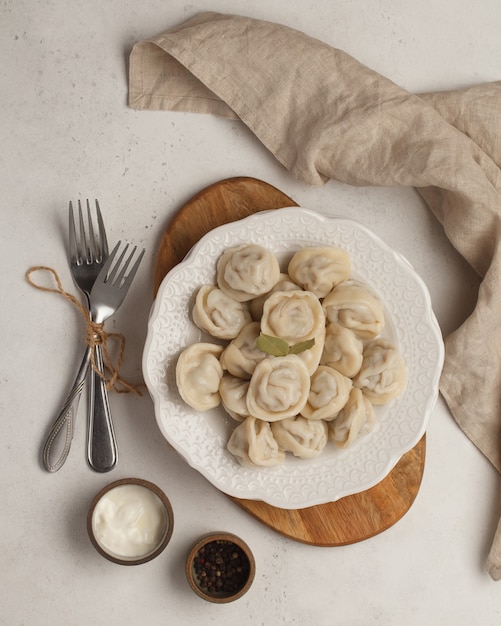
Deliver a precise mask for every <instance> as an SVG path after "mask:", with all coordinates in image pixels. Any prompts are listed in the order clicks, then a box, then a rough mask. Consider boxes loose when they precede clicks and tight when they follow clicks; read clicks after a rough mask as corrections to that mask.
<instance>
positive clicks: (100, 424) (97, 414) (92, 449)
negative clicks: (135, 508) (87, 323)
mask: <svg viewBox="0 0 501 626" xmlns="http://www.w3.org/2000/svg"><path fill="white" fill-rule="evenodd" d="M94 361H95V364H96V368H97V369H98V370H99V372H101V373H103V372H104V366H103V350H102V346H101V344H96V345H95V346H94ZM89 382H90V384H89V432H88V440H87V460H88V462H89V465H90V466H91V467H92V469H94V470H95V471H96V472H109V471H110V470H112V469H113V468H114V467H115V465H116V463H117V460H118V449H117V442H116V437H115V430H114V428H113V421H112V418H111V409H110V402H109V399H108V390H107V388H106V381H105V380H104V379H103V378H102V377H101V376H99V374H98V373H97V372H95V371H94V370H92V371H91V372H90V381H89Z"/></svg>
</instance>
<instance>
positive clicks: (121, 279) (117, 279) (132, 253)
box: [113, 246, 137, 287]
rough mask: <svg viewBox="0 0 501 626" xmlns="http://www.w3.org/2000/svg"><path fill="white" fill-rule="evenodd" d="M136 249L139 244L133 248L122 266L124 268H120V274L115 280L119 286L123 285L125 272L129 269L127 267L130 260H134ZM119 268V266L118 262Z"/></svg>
mask: <svg viewBox="0 0 501 626" xmlns="http://www.w3.org/2000/svg"><path fill="white" fill-rule="evenodd" d="M125 250H127V248H125ZM125 250H124V254H125ZM136 250H137V246H134V248H133V249H132V252H131V253H130V254H129V256H128V258H127V260H126V261H125V263H124V265H123V267H122V269H121V270H120V274H119V275H118V276H117V277H116V279H115V280H114V281H113V283H114V284H116V285H117V286H118V287H120V286H121V285H122V281H123V279H124V276H125V272H126V271H127V268H128V267H129V265H130V262H131V261H132V257H133V256H134V254H135V252H136ZM117 268H118V263H117Z"/></svg>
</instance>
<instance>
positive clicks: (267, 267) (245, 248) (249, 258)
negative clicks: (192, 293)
mask: <svg viewBox="0 0 501 626" xmlns="http://www.w3.org/2000/svg"><path fill="white" fill-rule="evenodd" d="M216 269H217V284H218V287H219V288H220V289H221V290H222V291H224V292H225V293H226V294H228V295H229V296H231V297H232V298H233V299H234V300H237V301H239V302H247V301H248V300H252V299H253V298H255V297H256V296H260V295H262V294H263V293H266V292H268V291H270V289H271V288H272V287H273V286H274V285H275V283H277V282H278V279H279V278H280V266H279V264H278V260H277V259H276V257H275V256H274V254H273V253H272V252H271V250H267V249H266V248H263V247H262V246H259V245H257V244H253V243H249V244H242V245H240V246H235V247H233V248H228V249H227V250H225V251H224V252H223V254H222V255H221V256H220V257H219V260H218V262H217V268H216Z"/></svg>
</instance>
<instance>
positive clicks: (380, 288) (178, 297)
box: [143, 207, 444, 509]
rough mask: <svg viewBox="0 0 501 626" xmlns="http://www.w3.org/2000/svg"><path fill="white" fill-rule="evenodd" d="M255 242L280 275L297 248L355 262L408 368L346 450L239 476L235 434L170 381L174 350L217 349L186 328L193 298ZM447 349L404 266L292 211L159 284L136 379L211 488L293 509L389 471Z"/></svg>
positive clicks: (333, 226) (218, 246)
mask: <svg viewBox="0 0 501 626" xmlns="http://www.w3.org/2000/svg"><path fill="white" fill-rule="evenodd" d="M245 242H254V243H259V244H261V245H264V246H266V247H268V248H269V249H271V250H272V251H273V252H274V253H275V254H276V256H277V257H278V259H279V261H280V262H281V265H282V268H283V269H284V268H285V267H286V265H287V262H288V260H289V259H290V257H291V256H292V254H293V253H294V252H295V251H296V250H298V249H300V248H301V247H304V246H315V245H316V246H318V245H331V246H339V247H341V248H343V249H345V250H346V251H347V252H348V253H349V254H350V256H351V258H352V266H353V271H352V275H353V277H354V278H357V279H359V280H362V281H364V282H366V283H367V284H369V285H370V286H371V287H372V288H373V289H375V291H376V292H377V293H378V294H379V296H380V297H381V299H382V300H383V302H384V305H385V314H386V328H385V331H384V336H387V337H388V338H389V339H390V340H392V341H393V342H395V343H396V344H397V345H398V347H399V349H400V351H401V352H402V354H403V356H404V359H405V361H406V366H407V370H408V383H407V386H406V389H405V391H404V392H403V393H402V394H401V395H400V396H399V397H398V398H396V399H395V400H393V401H392V402H390V403H389V404H387V405H385V406H383V407H376V413H377V416H378V424H377V427H376V429H375V430H374V431H373V432H372V433H370V434H368V435H364V436H361V437H359V438H358V439H357V440H356V441H355V443H354V444H353V446H351V447H350V448H349V449H346V450H340V449H337V448H335V446H334V445H332V444H331V443H329V444H328V446H327V448H326V449H325V450H324V452H323V453H322V455H320V457H318V458H317V459H314V460H301V459H296V458H294V457H292V456H290V457H289V456H288V458H287V460H286V462H285V463H284V464H282V465H279V466H275V467H268V468H253V469H249V468H244V467H242V466H240V464H239V463H238V462H237V461H236V460H235V459H234V457H233V456H232V455H231V454H230V453H229V452H228V451H227V450H226V442H227V440H228V437H229V435H230V433H231V431H232V429H233V428H234V427H235V426H236V422H234V421H233V420H232V419H231V418H230V417H229V416H227V415H226V413H225V412H224V410H223V409H221V408H218V409H213V410H211V411H208V412H206V413H198V412H196V411H194V410H193V409H191V408H190V407H189V406H187V405H186V404H185V403H184V402H183V401H182V400H181V398H180V396H179V393H178V391H177V387H176V382H175V367H176V361H177V358H178V356H179V354H180V352H181V351H182V350H183V349H184V348H185V347H187V346H188V345H190V344H191V343H194V342H195V341H216V340H214V339H212V338H209V337H207V336H206V335H204V334H203V333H201V331H200V330H199V329H198V328H197V327H196V326H195V325H194V324H193V322H192V320H191V309H192V305H193V299H194V294H195V293H196V291H197V289H198V287H200V286H201V285H202V284H205V283H214V282H215V266H216V262H217V259H218V258H219V256H220V254H221V253H222V252H223V250H225V249H226V248H228V247H230V246H234V245H238V244H240V243H245ZM443 358H444V350H443V342H442V337H441V333H440V330H439V327H438V324H437V321H436V319H435V316H434V314H433V311H432V308H431V302H430V297H429V294H428V291H427V289H426V286H425V285H424V283H423V281H422V280H421V279H420V277H419V276H418V275H417V274H416V272H415V271H414V270H413V269H412V267H411V266H410V265H409V263H408V262H407V261H406V260H405V259H404V258H403V257H402V256H401V255H399V254H398V253H396V252H394V251H393V250H391V249H390V248H389V247H388V246H387V245H386V244H385V243H384V242H382V241H381V240H380V239H379V238H377V237H376V236H375V235H374V234H372V233H371V232H370V231H369V230H367V229H366V228H365V227H364V226H362V225H361V224H359V223H357V222H354V221H351V220H346V219H337V218H328V217H324V216H322V215H320V214H318V213H315V212H313V211H310V210H308V209H304V208H298V207H291V208H284V209H279V210H275V211H270V212H262V213H257V214H255V215H251V216H250V217H247V218H245V219H243V220H240V221H237V222H232V223H230V224H227V225H224V226H220V227H218V228H216V229H214V230H212V231H211V232H210V233H208V234H207V235H206V236H204V237H203V238H202V239H201V240H200V241H199V242H198V243H197V244H196V245H195V246H194V247H193V249H192V250H191V251H190V253H189V254H188V255H187V256H186V258H185V259H184V260H183V261H182V262H181V263H179V264H178V265H177V266H176V267H174V268H173V269H172V270H171V271H170V272H169V273H168V274H167V276H166V277H165V278H164V280H163V282H162V284H161V286H160V288H159V290H158V294H157V298H156V300H155V302H154V304H153V307H152V311H151V314H150V319H149V323H148V333H147V339H146V344H145V349H144V354H143V373H144V377H145V381H146V384H147V387H148V390H149V392H150V394H151V396H152V398H153V402H154V406H155V415H156V419H157V422H158V426H159V428H160V430H161V432H162V434H163V435H164V437H165V438H166V439H167V441H168V442H169V443H170V444H171V445H172V446H173V447H174V448H175V449H176V450H177V451H178V452H179V453H180V454H181V455H182V457H183V458H184V459H185V460H186V461H187V462H188V463H189V464H190V465H191V466H192V467H193V468H195V469H197V470H198V471H199V472H200V473H201V474H202V475H203V476H205V477H206V478H207V479H208V480H209V481H210V482H211V483H212V484H213V485H215V486H216V487H217V488H218V489H220V490H221V491H223V492H224V493H226V494H228V495H230V496H234V497H237V498H244V499H250V500H263V501H264V502H266V503H268V504H270V505H272V506H275V507H279V508H286V509H298V508H304V507H308V506H314V505H317V504H323V503H326V502H334V501H335V500H338V499H339V498H342V497H344V496H347V495H350V494H354V493H358V492H360V491H364V490H366V489H369V488H370V487H372V486H374V485H375V484H377V483H378V482H380V481H381V480H383V478H385V476H386V475H387V474H388V473H389V472H390V471H391V469H392V468H393V467H394V466H395V464H396V463H397V462H398V460H399V459H400V458H401V456H402V455H403V454H405V453H406V452H407V451H409V450H410V449H411V448H413V447H414V446H415V445H416V444H417V442H418V441H419V440H420V438H421V437H422V435H423V434H424V432H425V430H426V425H427V422H428V419H429V416H430V414H431V412H432V410H433V407H434V405H435V402H436V399H437V396H438V381H439V376H440V372H441V369H442V365H443Z"/></svg>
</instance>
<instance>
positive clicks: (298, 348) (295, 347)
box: [289, 337, 315, 354]
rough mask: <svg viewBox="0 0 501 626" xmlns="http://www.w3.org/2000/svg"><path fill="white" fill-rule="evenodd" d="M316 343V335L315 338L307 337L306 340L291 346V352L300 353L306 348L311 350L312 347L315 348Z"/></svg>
mask: <svg viewBox="0 0 501 626" xmlns="http://www.w3.org/2000/svg"><path fill="white" fill-rule="evenodd" d="M314 345H315V337H313V339H307V340H306V341H300V342H299V343H296V344H294V345H293V346H290V348H289V353H290V354H300V353H301V352H304V351H305V350H309V349H310V348H313V346H314Z"/></svg>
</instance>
